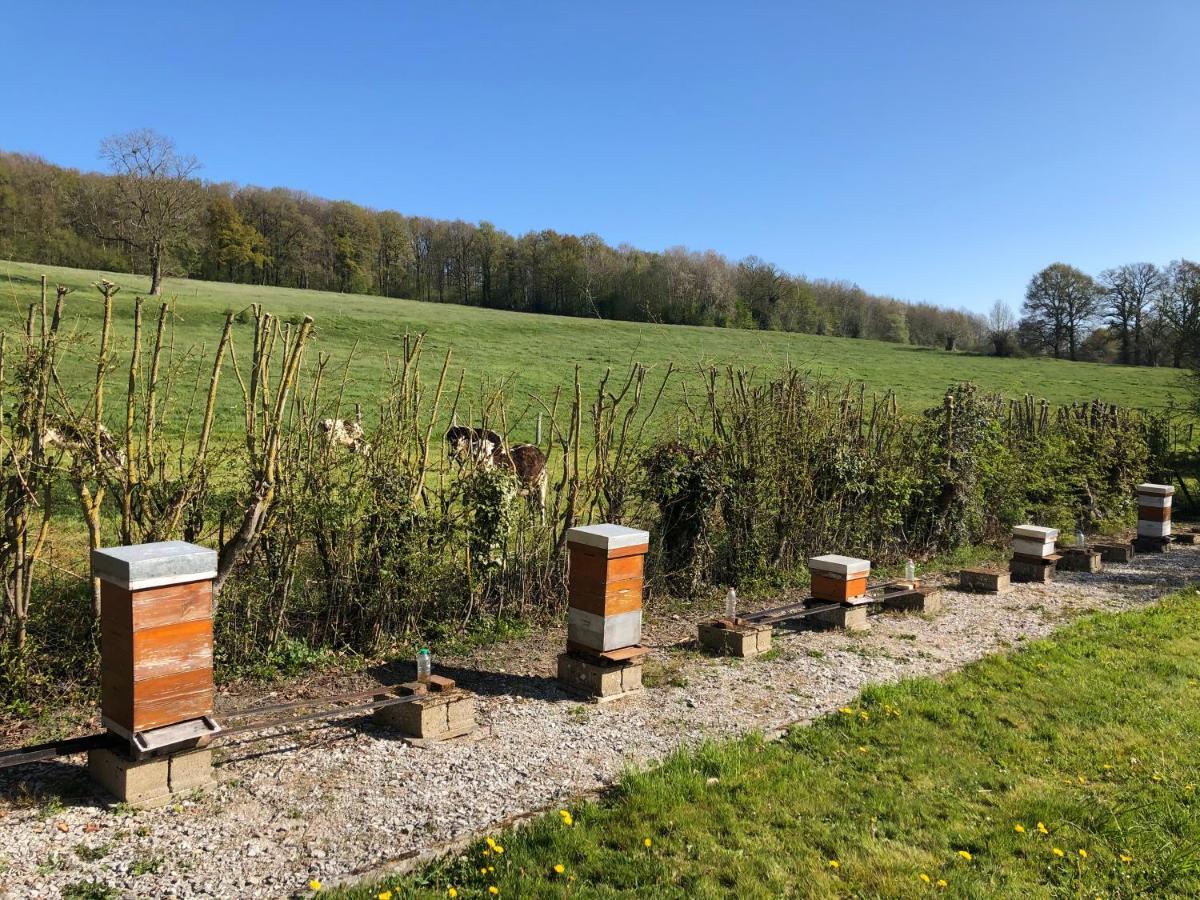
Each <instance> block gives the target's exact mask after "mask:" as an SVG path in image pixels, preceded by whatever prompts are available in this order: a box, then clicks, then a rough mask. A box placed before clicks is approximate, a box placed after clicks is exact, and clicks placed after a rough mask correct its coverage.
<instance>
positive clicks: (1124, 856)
mask: <svg viewBox="0 0 1200 900" xmlns="http://www.w3.org/2000/svg"><path fill="white" fill-rule="evenodd" d="M1121 862H1123V863H1131V862H1133V857H1132V856H1130V855H1129V854H1128V853H1122V854H1121Z"/></svg>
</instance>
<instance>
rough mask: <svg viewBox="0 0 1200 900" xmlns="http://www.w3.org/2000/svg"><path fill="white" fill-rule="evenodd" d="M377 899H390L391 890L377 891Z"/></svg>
mask: <svg viewBox="0 0 1200 900" xmlns="http://www.w3.org/2000/svg"><path fill="white" fill-rule="evenodd" d="M379 900H392V892H391V891H380V892H379Z"/></svg>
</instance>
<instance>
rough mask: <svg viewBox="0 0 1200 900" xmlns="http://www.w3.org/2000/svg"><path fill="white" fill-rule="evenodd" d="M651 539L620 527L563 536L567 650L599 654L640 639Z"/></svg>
mask: <svg viewBox="0 0 1200 900" xmlns="http://www.w3.org/2000/svg"><path fill="white" fill-rule="evenodd" d="M649 542H650V534H649V532H646V531H641V530H639V529H636V528H626V527H624V526H623V525H588V526H585V527H582V528H572V529H571V530H570V531H568V532H567V549H568V551H569V554H570V573H569V579H568V584H567V605H568V607H569V608H568V611H567V643H568V646H571V647H574V648H579V649H585V650H592V651H595V652H599V653H604V652H608V651H611V650H617V649H620V648H622V647H632V646H635V645H636V644H638V643H639V642H640V641H641V639H642V585H643V577H644V563H645V558H646V550H647V549H648V547H649Z"/></svg>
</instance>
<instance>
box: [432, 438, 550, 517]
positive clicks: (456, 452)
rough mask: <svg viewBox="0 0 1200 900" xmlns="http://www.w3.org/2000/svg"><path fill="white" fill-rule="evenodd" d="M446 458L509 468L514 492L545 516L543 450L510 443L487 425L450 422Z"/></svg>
mask: <svg viewBox="0 0 1200 900" xmlns="http://www.w3.org/2000/svg"><path fill="white" fill-rule="evenodd" d="M446 449H447V453H448V455H449V458H450V459H451V460H452V461H454V462H457V463H459V464H460V465H461V464H464V463H466V462H468V461H470V462H474V463H475V464H476V465H477V466H480V467H481V468H485V469H492V468H495V469H500V470H501V471H504V472H511V473H512V475H513V477H514V478H515V479H516V482H517V493H518V494H519V495H520V496H522V497H524V498H525V500H526V502H527V503H528V504H529V508H530V509H531V510H533V511H535V512H537V514H538V517H539V519H541V520H542V521H543V522H544V521H545V519H546V478H547V476H546V454H545V453H543V452H542V451H541V449H539V448H538V447H536V446H534V445H533V444H516V445H514V446H511V447H509V446H508V445H507V444H506V443H505V441H504V438H502V437H501V436H500V435H498V434H497V433H496V432H494V431H492V430H491V429H488V428H471V427H470V426H468V425H452V426H451V427H450V429H449V430H448V431H447V432H446Z"/></svg>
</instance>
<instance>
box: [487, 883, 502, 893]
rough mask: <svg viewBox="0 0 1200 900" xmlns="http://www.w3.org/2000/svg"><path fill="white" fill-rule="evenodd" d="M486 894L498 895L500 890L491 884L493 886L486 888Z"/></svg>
mask: <svg viewBox="0 0 1200 900" xmlns="http://www.w3.org/2000/svg"><path fill="white" fill-rule="evenodd" d="M488 893H489V894H492V895H495V894H499V893H500V888H498V887H496V886H495V885H494V884H493V885H490V886H489V887H488Z"/></svg>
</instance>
